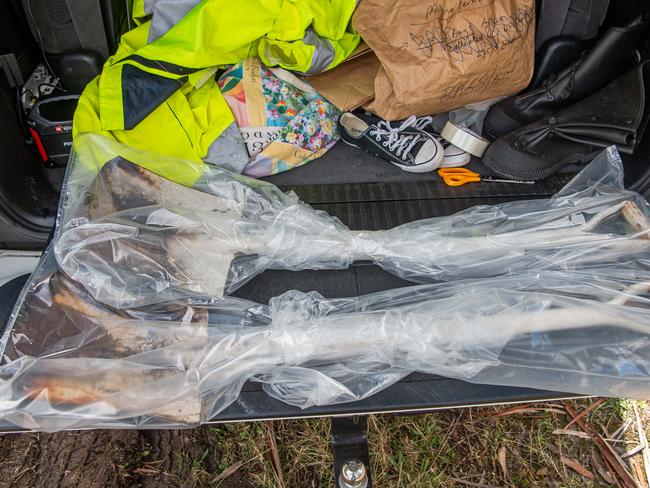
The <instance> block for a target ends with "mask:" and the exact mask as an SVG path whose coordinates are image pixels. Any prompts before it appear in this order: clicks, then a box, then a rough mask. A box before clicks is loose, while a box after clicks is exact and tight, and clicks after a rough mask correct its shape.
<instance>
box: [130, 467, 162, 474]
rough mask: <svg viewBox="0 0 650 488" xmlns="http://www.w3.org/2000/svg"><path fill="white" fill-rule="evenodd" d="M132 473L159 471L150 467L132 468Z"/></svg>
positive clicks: (154, 472)
mask: <svg viewBox="0 0 650 488" xmlns="http://www.w3.org/2000/svg"><path fill="white" fill-rule="evenodd" d="M133 472H134V473H137V474H158V473H160V471H158V470H157V469H150V468H135V469H134V470H133Z"/></svg>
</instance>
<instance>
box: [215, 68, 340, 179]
mask: <svg viewBox="0 0 650 488" xmlns="http://www.w3.org/2000/svg"><path fill="white" fill-rule="evenodd" d="M276 73H277V71H276ZM290 76H291V75H289V76H288V77H286V79H289V80H290ZM283 78H284V77H283ZM286 79H281V78H279V77H278V76H276V74H275V73H274V72H273V71H272V70H271V69H269V68H267V67H265V66H263V65H262V64H261V62H260V61H259V59H256V58H250V59H246V60H245V61H242V62H240V63H237V64H235V65H233V66H232V67H231V68H230V69H228V70H227V71H226V72H225V73H224V74H223V75H222V76H221V77H220V78H219V88H220V89H221V92H222V93H223V95H224V97H225V99H226V102H227V103H228V106H229V107H230V109H231V110H232V113H233V115H234V117H235V120H236V122H237V125H238V126H239V130H240V132H241V134H242V138H243V139H244V142H245V143H246V148H247V149H248V152H249V155H250V156H251V160H250V162H249V163H248V164H247V165H246V167H245V168H244V174H246V175H249V176H255V177H262V176H268V175H272V174H275V173H279V172H281V171H287V170H289V169H291V168H295V167H297V166H301V165H303V164H305V163H307V162H309V161H311V160H313V159H316V158H318V157H320V156H322V155H323V154H324V153H325V152H326V151H327V150H328V149H329V148H330V147H332V146H333V145H334V144H335V143H336V141H337V140H338V138H339V134H338V129H337V125H336V121H337V120H338V117H339V116H340V112H339V111H338V110H337V109H336V107H334V106H333V105H332V104H331V103H329V102H327V101H326V100H325V99H324V98H323V97H321V96H320V95H319V94H318V93H317V92H316V91H315V90H313V88H311V87H309V86H307V85H305V84H303V83H302V82H300V81H299V80H296V84H294V83H291V82H290V81H286ZM296 85H299V86H296Z"/></svg>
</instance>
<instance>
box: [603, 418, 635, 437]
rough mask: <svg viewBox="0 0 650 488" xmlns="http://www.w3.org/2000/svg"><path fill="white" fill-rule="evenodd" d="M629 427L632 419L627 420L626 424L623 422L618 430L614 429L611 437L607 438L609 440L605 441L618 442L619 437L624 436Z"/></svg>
mask: <svg viewBox="0 0 650 488" xmlns="http://www.w3.org/2000/svg"><path fill="white" fill-rule="evenodd" d="M630 425H632V419H628V420H627V422H625V423H624V424H623V425H621V426H620V427H619V428H618V429H616V432H614V433H613V434H612V435H611V436H609V437H610V438H609V439H605V440H608V441H612V442H613V441H618V440H619V439H620V438H621V437H623V434H625V431H626V430H627V429H629V428H630Z"/></svg>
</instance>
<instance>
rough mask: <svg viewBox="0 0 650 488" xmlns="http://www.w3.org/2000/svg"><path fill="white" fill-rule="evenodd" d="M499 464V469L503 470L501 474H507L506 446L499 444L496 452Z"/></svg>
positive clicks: (505, 475)
mask: <svg viewBox="0 0 650 488" xmlns="http://www.w3.org/2000/svg"><path fill="white" fill-rule="evenodd" d="M498 459H499V466H501V471H503V476H504V477H507V476H508V466H507V465H506V446H501V449H499V454H498Z"/></svg>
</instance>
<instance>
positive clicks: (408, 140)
mask: <svg viewBox="0 0 650 488" xmlns="http://www.w3.org/2000/svg"><path fill="white" fill-rule="evenodd" d="M431 120H432V119H431V117H420V118H417V117H416V116H415V115H411V116H410V117H409V118H408V119H406V120H405V121H404V122H402V123H401V124H400V126H399V127H392V126H391V125H390V122H388V121H386V120H382V121H381V122H379V123H378V124H377V128H376V129H371V130H370V135H371V136H375V139H376V140H377V142H381V138H382V137H385V138H386V140H385V141H384V142H383V143H382V145H383V146H384V147H387V148H388V149H389V150H391V151H395V155H396V156H397V157H398V158H402V160H404V161H406V158H407V156H408V155H409V154H410V152H411V150H412V149H413V147H414V146H415V145H416V144H417V142H418V141H419V140H420V139H421V137H422V136H420V135H412V134H411V135H404V134H400V132H402V131H403V130H405V129H408V128H409V127H415V128H416V129H419V130H422V129H423V128H424V127H426V126H427V124H430V123H431Z"/></svg>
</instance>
